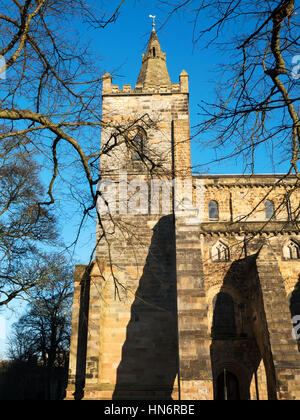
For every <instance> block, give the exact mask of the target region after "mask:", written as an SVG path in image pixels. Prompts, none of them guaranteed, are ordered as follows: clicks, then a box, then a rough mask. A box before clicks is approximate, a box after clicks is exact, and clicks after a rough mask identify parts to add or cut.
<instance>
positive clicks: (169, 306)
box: [113, 216, 178, 399]
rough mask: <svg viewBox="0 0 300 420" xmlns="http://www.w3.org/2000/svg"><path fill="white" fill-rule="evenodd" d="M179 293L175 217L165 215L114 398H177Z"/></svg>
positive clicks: (138, 300)
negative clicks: (175, 392) (174, 391)
mask: <svg viewBox="0 0 300 420" xmlns="http://www.w3.org/2000/svg"><path fill="white" fill-rule="evenodd" d="M176 296H177V293H176V254H175V231H174V220H173V217H172V216H165V217H163V218H161V219H160V220H159V222H158V223H157V224H156V226H155V227H154V228H153V236H152V240H151V245H150V248H149V252H148V256H147V259H146V264H145V267H144V270H143V275H142V277H141V278H140V281H139V286H138V289H137V291H136V295H135V300H134V303H133V304H132V307H131V319H130V321H129V323H128V326H127V334H126V341H125V343H124V345H123V349H122V360H121V362H120V365H119V366H118V369H117V381H116V386H115V390H114V394H113V399H130V398H137V397H138V398H143V399H145V398H146V399H147V398H148V399H155V398H160V399H171V398H172V391H173V387H174V382H175V378H176V375H177V372H178V344H177V315H176V314H177V298H176ZM176 385H177V384H176Z"/></svg>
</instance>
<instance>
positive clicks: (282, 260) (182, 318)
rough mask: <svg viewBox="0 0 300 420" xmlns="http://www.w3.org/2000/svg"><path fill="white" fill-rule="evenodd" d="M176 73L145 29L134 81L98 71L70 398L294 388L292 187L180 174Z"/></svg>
mask: <svg viewBox="0 0 300 420" xmlns="http://www.w3.org/2000/svg"><path fill="white" fill-rule="evenodd" d="M188 79H189V78H188V74H187V73H186V72H185V71H182V73H181V74H180V76H179V83H172V82H171V80H170V76H169V73H168V69H167V64H166V55H165V54H164V53H163V52H162V49H161V46H160V43H159V40H158V37H157V34H156V32H155V30H154V29H153V31H152V33H151V36H150V40H149V43H148V47H147V50H146V52H145V54H143V58H142V67H141V70H140V73H139V76H138V80H137V84H136V86H135V87H134V88H132V87H131V86H130V85H125V86H123V89H120V88H119V86H116V85H113V84H112V77H111V76H110V75H109V74H106V75H105V76H104V79H103V122H104V123H107V127H110V128H108V129H106V128H104V129H103V132H102V138H101V150H102V151H107V150H108V149H107V148H110V149H109V150H110V151H109V153H105V154H103V155H102V159H101V164H100V171H101V172H100V173H101V178H102V180H104V181H105V180H107V181H108V183H107V184H106V187H107V186H108V185H113V187H112V188H111V189H110V190H109V191H110V194H109V195H108V196H106V205H107V206H108V207H109V209H110V214H106V215H104V216H103V217H101V218H100V219H99V220H98V224H97V233H98V236H97V247H96V258H95V261H94V263H93V264H92V266H90V265H89V266H77V267H76V271H75V290H74V303H73V322H72V337H71V353H70V365H69V384H68V388H67V398H68V399H74V398H75V399H82V398H84V399H181V400H185V399H203V400H212V399H233V400H234V399H235V400H238V399H243V400H247V399H299V398H300V353H299V349H300V346H298V343H297V340H296V339H295V337H293V336H292V332H293V324H292V322H291V317H294V316H297V315H300V278H299V273H300V235H299V228H298V225H297V223H296V222H295V220H294V219H293V218H292V217H291V216H292V215H293V214H294V213H295V212H296V209H297V207H298V205H299V201H300V195H299V193H295V194H292V195H291V194H289V197H290V199H289V200H288V202H287V204H288V205H287V206H282V205H280V203H281V202H283V201H284V197H286V196H287V194H288V193H289V192H290V191H291V190H292V189H293V183H294V179H293V177H288V178H284V179H282V178H281V177H280V176H279V175H278V176H276V175H252V176H246V175H236V176H232V175H228V176H226V175H220V176H218V175H207V176H194V175H192V172H191V156H190V155H191V152H190V127H189V85H188ZM112 127H113V128H112ZM120 133H122V135H123V137H124V139H125V141H123V142H121V144H119V145H118V146H116V147H111V145H112V144H113V141H114V139H115V138H116V136H118V134H120ZM145 156H146V157H145ZM153 179H155V180H156V181H155V182H157V184H155V182H153ZM173 179H176V180H177V181H182V182H171V180H173ZM155 185H159V186H160V187H161V188H160V190H159V194H157V190H156V189H155V188H154V187H155ZM179 185H184V188H183V187H180V188H179ZM145 186H146V187H145ZM165 187H166V190H164V188H165ZM168 187H170V188H169V191H170V196H168V195H167V191H168ZM189 188H190V190H189V193H190V194H189V200H187V199H186V191H187V190H188V189H189ZM164 192H165V194H164ZM165 197H167V199H165ZM115 198H116V201H114V199H115ZM110 199H111V202H109V200H110ZM187 202H188V203H189V205H188V206H186V203H187ZM157 207H158V208H159V210H157ZM162 207H163V209H164V211H162ZM182 208H184V211H181V210H182ZM103 229H104V232H105V234H103ZM299 318H300V317H299Z"/></svg>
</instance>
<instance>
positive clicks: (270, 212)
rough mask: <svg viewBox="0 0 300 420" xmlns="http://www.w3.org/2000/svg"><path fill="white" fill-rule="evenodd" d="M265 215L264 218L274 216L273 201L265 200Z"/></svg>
mask: <svg viewBox="0 0 300 420" xmlns="http://www.w3.org/2000/svg"><path fill="white" fill-rule="evenodd" d="M265 216H266V219H272V218H273V217H274V203H273V201H271V200H267V201H266V202H265Z"/></svg>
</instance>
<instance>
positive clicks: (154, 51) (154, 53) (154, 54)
mask: <svg viewBox="0 0 300 420" xmlns="http://www.w3.org/2000/svg"><path fill="white" fill-rule="evenodd" d="M152 52H153V57H156V50H155V47H153V49H152Z"/></svg>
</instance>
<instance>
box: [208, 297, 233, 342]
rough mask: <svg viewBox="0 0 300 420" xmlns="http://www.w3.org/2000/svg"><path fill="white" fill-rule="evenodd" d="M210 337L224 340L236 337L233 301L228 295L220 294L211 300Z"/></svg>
mask: <svg viewBox="0 0 300 420" xmlns="http://www.w3.org/2000/svg"><path fill="white" fill-rule="evenodd" d="M213 310H214V312H213V325H212V337H213V338H220V339H224V338H226V337H235V336H236V323H235V311H234V301H233V299H232V297H231V296H230V295H229V294H228V293H224V292H220V293H218V294H217V295H216V296H215V298H214V300H213Z"/></svg>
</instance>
